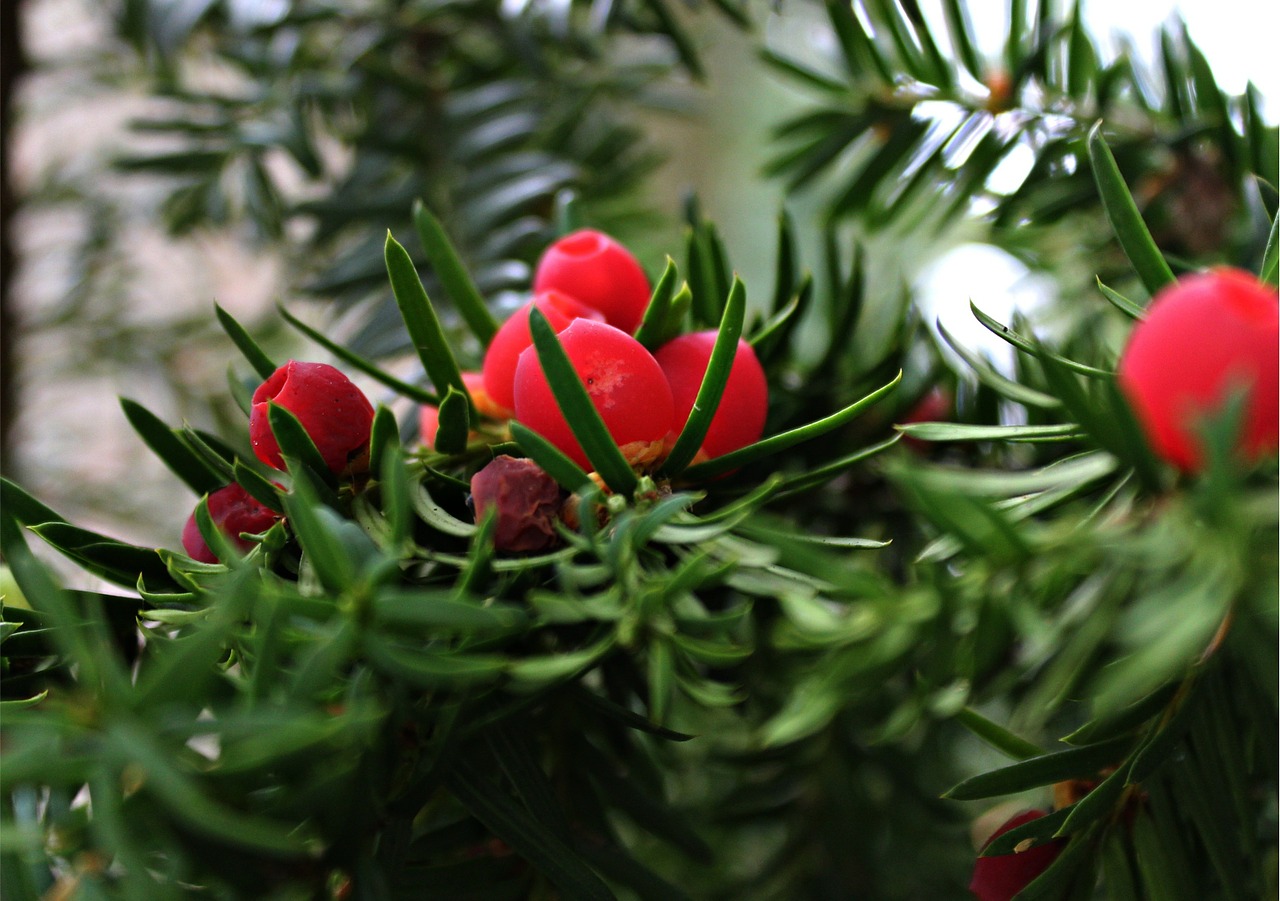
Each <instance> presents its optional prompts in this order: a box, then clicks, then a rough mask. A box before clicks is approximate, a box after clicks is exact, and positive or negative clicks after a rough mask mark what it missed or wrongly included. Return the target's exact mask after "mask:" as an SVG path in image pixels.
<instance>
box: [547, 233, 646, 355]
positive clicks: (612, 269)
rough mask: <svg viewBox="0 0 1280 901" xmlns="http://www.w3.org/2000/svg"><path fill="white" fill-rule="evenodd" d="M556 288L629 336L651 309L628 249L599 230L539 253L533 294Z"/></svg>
mask: <svg viewBox="0 0 1280 901" xmlns="http://www.w3.org/2000/svg"><path fill="white" fill-rule="evenodd" d="M549 288H554V289H556V290H558V291H563V292H564V293H565V294H568V295H570V296H571V297H576V298H577V299H578V300H579V301H581V302H582V303H584V304H586V305H587V306H589V307H593V308H594V309H597V310H599V311H600V312H601V313H603V314H604V319H605V322H607V323H609V324H610V325H612V326H615V327H616V328H620V329H622V330H623V331H624V332H626V333H627V334H628V335H630V334H633V333H634V332H635V330H636V329H637V328H639V327H640V320H641V319H643V318H644V311H645V307H647V306H648V305H649V293H650V290H651V289H650V287H649V279H648V277H647V276H646V275H645V274H644V269H642V268H641V266H640V263H639V262H638V261H637V260H636V258H635V257H634V256H632V255H631V251H629V250H627V249H626V248H625V247H623V246H622V245H621V244H619V243H618V242H617V241H615V240H614V239H613V238H611V237H609V236H608V235H606V234H604V233H603V232H598V231H594V230H592V229H582V230H581V231H576V232H573V233H572V234H568V235H565V236H564V237H563V238H561V239H560V240H559V241H556V242H555V243H554V244H552V245H551V246H550V247H548V248H547V249H546V251H545V252H544V253H543V255H542V258H541V259H540V260H539V261H538V267H537V269H536V270H535V271H534V275H533V290H534V291H535V292H542V291H546V290H547V289H549Z"/></svg>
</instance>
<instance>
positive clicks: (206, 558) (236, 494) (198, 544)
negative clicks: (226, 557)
mask: <svg viewBox="0 0 1280 901" xmlns="http://www.w3.org/2000/svg"><path fill="white" fill-rule="evenodd" d="M207 505H208V508H209V518H210V519H212V520H213V524H214V525H215V526H217V527H218V529H219V530H220V531H222V532H223V533H224V534H225V535H227V537H229V538H230V539H231V540H232V542H233V543H234V544H235V545H236V546H237V547H238V548H240V550H242V551H248V550H249V549H250V548H252V547H253V542H251V541H246V540H245V539H243V538H241V537H240V534H241V533H242V532H243V533H245V534H248V535H256V534H258V533H259V532H265V531H266V530H267V529H269V528H271V527H272V526H273V525H274V524H275V522H276V520H278V519H280V514H279V513H277V512H276V511H274V510H272V509H271V508H270V507H267V506H264V505H263V504H261V503H259V502H258V501H257V499H256V498H254V497H253V495H251V494H249V492H247V491H245V490H244V488H242V487H241V486H240V485H239V484H236V483H232V484H230V485H227V486H226V487H225V488H219V489H218V490H217V491H214V492H212V493H211V494H210V495H209V500H208V502H207ZM182 547H183V548H184V549H185V550H186V552H187V556H189V557H190V558H191V559H193V560H199V561H200V562H201V563H217V562H218V558H217V557H216V556H215V555H214V553H213V551H212V550H210V549H209V545H208V544H207V543H205V540H204V536H203V535H201V534H200V527H199V526H198V525H196V515H195V513H192V514H191V516H190V517H188V518H187V524H186V525H185V526H184V527H183V529H182Z"/></svg>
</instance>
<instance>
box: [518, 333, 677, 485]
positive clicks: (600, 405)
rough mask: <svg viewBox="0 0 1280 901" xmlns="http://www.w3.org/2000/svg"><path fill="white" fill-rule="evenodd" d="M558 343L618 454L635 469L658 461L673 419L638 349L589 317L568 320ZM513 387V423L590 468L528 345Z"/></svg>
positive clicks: (655, 374)
mask: <svg viewBox="0 0 1280 901" xmlns="http://www.w3.org/2000/svg"><path fill="white" fill-rule="evenodd" d="M560 343H561V345H562V346H563V347H564V351H565V354H566V355H568V357H569V361H570V362H571V363H572V364H573V368H574V369H575V370H576V371H577V373H578V377H579V378H580V379H581V380H582V384H583V385H584V386H586V389H587V394H588V395H589V396H590V398H591V402H592V403H593V404H595V408H596V410H598V411H599V413H600V418H601V419H603V420H604V424H605V426H606V428H608V430H609V434H610V435H612V436H613V440H614V441H616V442H617V444H618V446H619V447H620V448H621V449H622V453H623V455H624V456H626V458H627V459H628V460H630V461H631V462H632V464H634V465H638V466H643V465H647V464H649V463H653V462H655V461H656V460H657V459H658V458H659V457H661V456H662V454H663V452H664V450H665V444H666V439H667V435H668V433H669V432H670V431H671V426H672V423H673V421H674V412H673V403H672V400H671V388H670V386H669V385H668V384H667V378H666V376H664V375H663V374H662V367H660V366H659V365H658V363H657V361H656V360H654V358H653V357H652V356H651V355H650V353H649V351H647V350H645V348H644V345H642V344H641V343H640V342H639V341H637V340H636V339H635V338H632V337H631V336H630V335H628V334H626V333H625V332H623V331H621V330H620V329H616V328H614V327H613V326H611V325H607V324H605V323H603V322H594V321H592V320H590V319H577V320H574V321H573V322H572V323H571V324H570V325H569V327H568V328H566V329H565V330H564V331H563V332H561V333H560ZM515 389H516V419H517V420H518V421H519V422H521V423H522V424H524V425H525V426H527V427H528V428H530V429H532V430H533V431H535V432H537V433H538V434H539V435H541V436H542V437H543V438H546V439H547V440H548V441H550V442H551V443H552V444H554V445H555V446H556V447H558V448H559V449H560V450H562V451H563V452H564V453H565V454H567V455H568V456H569V457H570V458H571V459H572V460H574V461H575V462H576V463H578V464H579V465H580V466H583V467H586V468H588V469H590V468H591V467H590V463H589V462H588V460H587V455H586V454H585V453H584V452H583V450H582V447H581V446H580V445H579V444H578V439H577V438H575V437H574V436H573V432H572V430H571V429H570V428H569V424H568V422H566V421H565V418H564V414H562V413H561V412H560V407H559V405H558V404H557V403H556V399H555V395H553V394H552V393H551V386H550V385H549V384H548V383H547V377H546V375H545V374H544V373H543V371H542V363H541V361H540V360H539V359H538V353H537V349H536V348H534V347H530V348H528V349H527V350H525V352H524V353H522V354H521V355H520V362H519V364H518V365H517V366H516V380H515Z"/></svg>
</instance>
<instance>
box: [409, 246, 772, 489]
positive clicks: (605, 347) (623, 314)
mask: <svg viewBox="0 0 1280 901" xmlns="http://www.w3.org/2000/svg"><path fill="white" fill-rule="evenodd" d="M533 292H534V293H533V297H532V298H531V299H530V300H529V301H528V302H527V303H525V304H524V305H523V306H522V307H520V308H519V309H518V310H516V311H515V313H513V314H512V315H511V317H510V318H509V319H507V321H506V322H504V323H503V324H502V326H501V327H500V328H499V329H498V331H497V333H496V334H495V335H494V337H493V340H492V341H491V342H490V343H489V347H488V349H487V350H486V351H485V356H484V363H483V366H482V369H481V371H480V372H479V373H474V372H468V373H464V374H463V378H464V382H465V384H466V387H467V390H468V391H469V392H470V393H471V396H472V400H473V401H474V402H475V404H476V408H477V409H478V410H479V411H480V412H481V413H484V414H485V415H487V416H490V417H491V418H495V419H514V420H515V421H517V422H519V423H521V424H522V425H524V426H527V427H528V428H529V429H531V430H533V431H534V432H537V433H538V434H539V435H541V436H542V437H543V438H545V439H546V440H547V441H549V442H550V443H551V444H553V445H554V446H555V447H556V448H558V449H559V450H560V451H562V452H563V453H564V454H565V455H566V456H568V457H569V458H570V459H571V460H573V461H574V462H575V463H577V464H578V465H579V466H582V467H585V468H590V461H589V460H588V459H587V455H586V453H585V452H584V451H583V450H582V447H581V446H580V445H579V443H578V440H577V438H575V437H574V434H573V430H572V429H571V428H570V426H569V423H568V422H566V421H565V418H564V415H563V414H562V413H561V412H560V406H559V404H558V403H557V402H556V399H555V395H554V394H553V392H552V390H551V386H550V385H549V383H548V381H547V377H546V374H545V372H544V371H543V369H542V364H541V361H540V360H539V359H538V355H537V351H536V349H535V348H534V347H533V336H532V334H531V331H530V327H529V315H530V312H531V311H532V310H534V309H535V308H536V309H537V310H538V311H539V312H540V313H541V314H542V315H543V317H544V318H545V319H546V321H547V323H548V325H550V326H551V329H552V331H554V332H555V333H556V334H557V336H558V337H559V339H560V344H561V346H562V347H563V348H564V351H565V354H566V355H567V356H568V358H569V361H570V362H571V363H572V364H573V368H574V370H575V371H576V372H577V374H578V377H579V378H580V379H581V381H582V384H583V386H584V387H585V388H586V390H587V395H588V396H589V397H590V398H591V401H592V403H593V405H594V406H595V408H596V410H597V412H599V414H600V417H601V419H603V420H604V424H605V427H606V428H607V429H608V430H609V434H610V435H611V436H612V437H613V440H614V442H615V443H616V444H617V445H618V447H619V448H620V449H621V450H622V452H623V455H624V456H625V457H626V458H627V460H628V461H629V462H630V463H631V464H632V465H633V466H636V467H642V468H643V467H652V466H654V465H656V464H658V463H660V462H661V461H662V460H663V459H664V458H665V457H666V455H667V452H668V451H669V450H670V449H671V445H672V443H673V442H674V440H675V438H676V437H677V436H678V435H679V432H680V429H681V428H682V427H683V426H684V424H685V421H686V420H687V419H688V418H689V413H690V412H691V411H692V409H693V403H694V400H695V398H696V397H697V394H698V389H699V387H700V386H701V385H702V379H703V376H704V375H705V374H706V371H707V365H708V363H709V362H710V359H711V350H712V347H713V346H714V344H715V339H716V333H715V332H714V331H704V332H694V333H691V334H686V335H681V336H679V337H677V338H675V339H673V340H671V341H669V342H668V343H666V344H664V345H663V346H662V347H659V348H658V349H657V350H656V351H655V352H654V353H650V352H649V350H648V349H647V348H646V347H645V346H644V345H642V344H641V343H640V342H639V341H637V340H636V338H635V337H634V333H635V332H636V330H637V329H638V328H639V326H640V323H641V320H642V319H643V317H644V313H645V308H646V307H647V306H648V304H649V295H650V285H649V279H648V277H647V276H646V275H645V273H644V270H643V269H642V268H641V267H640V264H639V262H637V261H636V258H635V257H634V256H633V255H632V254H631V253H630V251H628V250H627V249H626V248H625V247H623V246H622V245H621V244H619V243H618V242H617V241H615V240H614V239H613V238H611V237H609V236H608V235H606V234H603V233H601V232H598V231H594V230H591V229H583V230H581V231H577V232H574V233H572V234H570V235H567V236H565V237H564V238H561V239H560V240H559V241H556V242H555V243H554V244H552V245H551V246H550V247H549V248H547V250H546V252H545V253H544V254H543V255H542V258H541V259H540V260H539V262H538V266H537V269H536V271H535V274H534V279H533ZM767 408H768V386H767V384H766V382H765V376H764V370H763V368H762V367H761V366H760V361H759V360H758V359H757V358H756V355H755V352H754V351H753V350H752V349H751V346H750V345H749V344H747V343H746V342H745V341H739V343H738V348H737V353H736V355H735V357H734V361H733V365H732V367H731V369H730V374H729V382H728V385H727V386H726V387H725V391H724V395H723V397H722V398H721V402H720V405H719V407H718V408H717V410H716V413H715V416H714V417H713V419H712V422H711V426H710V428H709V429H708V431H707V435H706V438H705V440H704V441H703V443H702V448H701V452H700V454H699V456H698V458H697V459H699V460H705V459H710V458H712V457H718V456H721V455H723V454H726V453H728V452H730V451H733V450H736V449H738V448H740V447H745V446H746V445H748V444H751V443H752V442H754V441H756V440H757V439H759V437H760V435H761V433H762V432H763V431H764V422H765V414H766V412H767ZM437 416H438V411H437V410H436V409H435V408H433V407H424V408H423V412H422V438H423V443H424V444H426V445H427V446H431V444H432V440H433V437H434V435H435V429H436V418H437Z"/></svg>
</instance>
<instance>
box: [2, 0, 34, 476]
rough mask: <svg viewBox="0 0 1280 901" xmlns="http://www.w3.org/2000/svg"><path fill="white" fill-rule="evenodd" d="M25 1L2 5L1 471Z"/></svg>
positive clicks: (12, 394)
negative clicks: (12, 162) (16, 100)
mask: <svg viewBox="0 0 1280 901" xmlns="http://www.w3.org/2000/svg"><path fill="white" fill-rule="evenodd" d="M22 5H23V4H22V0H12V2H9V3H0V468H3V467H4V465H5V461H6V460H9V459H11V457H10V451H11V450H12V448H11V445H10V440H11V434H12V429H11V426H12V424H13V420H14V416H15V414H16V413H17V410H16V409H15V408H16V406H17V391H16V390H15V385H14V377H15V375H16V368H17V367H16V364H15V362H14V358H13V350H14V344H15V342H14V334H13V333H14V325H15V317H14V313H13V308H12V306H11V304H10V298H9V286H10V284H11V282H12V279H13V262H14V252H13V240H12V237H13V236H12V234H11V232H10V226H11V225H12V222H13V213H14V206H15V205H16V198H15V197H14V193H13V185H12V184H11V182H10V179H9V174H10V173H9V135H10V129H11V127H12V125H13V92H14V88H15V87H16V86H17V82H18V80H19V79H20V78H21V77H22V74H23V72H25V71H26V69H27V59H26V56H25V55H24V54H23V52H22V31H21V29H20V27H19V24H18V23H19V15H18V13H19V10H20V9H21V7H22Z"/></svg>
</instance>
